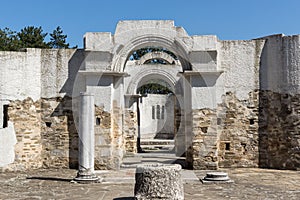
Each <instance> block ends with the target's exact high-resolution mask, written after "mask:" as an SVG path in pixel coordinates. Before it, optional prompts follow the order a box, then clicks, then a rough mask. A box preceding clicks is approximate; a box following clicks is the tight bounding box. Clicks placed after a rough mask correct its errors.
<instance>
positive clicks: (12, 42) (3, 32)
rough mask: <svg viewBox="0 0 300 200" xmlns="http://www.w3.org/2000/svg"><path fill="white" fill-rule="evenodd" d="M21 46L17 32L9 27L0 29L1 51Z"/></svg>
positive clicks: (14, 49) (16, 48) (13, 49)
mask: <svg viewBox="0 0 300 200" xmlns="http://www.w3.org/2000/svg"><path fill="white" fill-rule="evenodd" d="M19 48H20V41H19V40H18V38H17V35H16V32H15V31H12V30H10V29H9V28H7V27H6V28H4V29H0V50H1V51H16V50H18V49H19Z"/></svg>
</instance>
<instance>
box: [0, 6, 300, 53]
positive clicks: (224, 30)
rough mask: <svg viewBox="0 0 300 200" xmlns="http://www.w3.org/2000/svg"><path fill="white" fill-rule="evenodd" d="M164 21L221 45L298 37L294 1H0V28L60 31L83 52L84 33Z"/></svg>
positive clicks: (298, 11)
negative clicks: (136, 22) (273, 36)
mask: <svg viewBox="0 0 300 200" xmlns="http://www.w3.org/2000/svg"><path fill="white" fill-rule="evenodd" d="M137 19H168V20H170V19H171V20H174V21H175V25H176V26H182V27H184V28H185V30H186V31H187V32H188V34H189V35H203V34H204V35H207V34H213V35H217V36H218V37H219V38H220V39H222V40H239V39H253V38H258V37H261V36H266V35H271V34H276V33H284V34H285V35H292V34H300V1H299V0H285V1H282V0H205V1H203V0H146V1H142V0H107V1H101V0H48V1H45V0H26V1H24V0H14V1H1V12H0V28H4V27H9V28H10V29H12V30H16V31H19V30H20V29H21V28H23V27H25V26H29V25H34V26H42V28H43V30H44V32H52V30H53V29H55V28H56V27H57V26H61V27H62V29H63V31H64V33H65V34H67V35H68V42H69V43H70V44H71V45H72V46H73V45H78V47H82V46H83V45H82V38H83V35H84V33H85V32H114V30H115V27H116V24H117V22H118V21H119V20H137Z"/></svg>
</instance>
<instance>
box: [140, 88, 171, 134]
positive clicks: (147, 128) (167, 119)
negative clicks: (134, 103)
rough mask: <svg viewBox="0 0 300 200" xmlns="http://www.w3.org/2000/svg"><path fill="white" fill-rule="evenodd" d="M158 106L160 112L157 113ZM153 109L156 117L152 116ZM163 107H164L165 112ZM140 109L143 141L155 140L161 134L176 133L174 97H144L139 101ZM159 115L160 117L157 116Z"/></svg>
mask: <svg viewBox="0 0 300 200" xmlns="http://www.w3.org/2000/svg"><path fill="white" fill-rule="evenodd" d="M157 106H159V109H160V111H157ZM152 107H154V113H153V114H154V115H153V114H152ZM162 107H164V110H163V108H162ZM139 108H140V117H141V122H140V130H141V138H142V139H145V138H150V139H153V138H154V137H155V135H156V134H157V133H159V132H161V133H174V96H173V95H161V94H148V95H147V97H143V98H142V99H141V100H140V101H139ZM162 112H164V114H162ZM158 113H159V116H157V114H158ZM162 116H163V119H162Z"/></svg>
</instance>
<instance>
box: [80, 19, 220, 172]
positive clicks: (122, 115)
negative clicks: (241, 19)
mask: <svg viewBox="0 0 300 200" xmlns="http://www.w3.org/2000/svg"><path fill="white" fill-rule="evenodd" d="M216 44H217V38H215V37H211V36H203V37H202V36H201V37H199V36H197V37H194V36H193V37H192V36H189V35H188V34H187V33H186V32H185V30H184V29H183V28H181V27H175V26H174V22H173V21H121V22H119V23H118V25H117V27H116V31H115V34H114V35H112V34H111V33H88V34H86V37H85V52H86V57H85V62H84V65H83V68H82V70H80V71H79V74H80V76H81V77H82V79H80V80H82V83H83V84H85V85H84V87H85V90H86V91H87V92H93V93H95V94H96V95H95V105H96V106H98V107H101V108H103V111H104V112H106V113H107V114H106V115H105V116H107V119H108V120H107V121H108V122H109V123H107V124H108V126H107V127H103V128H101V127H100V128H99V131H98V132H97V133H96V134H98V135H99V138H101V139H99V140H97V141H99V142H98V144H96V148H97V149H98V150H97V152H99V154H98V155H96V156H97V158H98V160H99V163H106V162H107V163H109V164H111V165H112V167H111V168H118V167H120V164H121V162H122V158H123V156H124V153H126V152H128V151H130V152H133V153H135V152H137V149H136V145H135V144H136V143H137V142H136V141H137V136H138V135H137V132H138V127H139V126H138V123H137V121H138V120H137V117H138V116H137V112H136V109H133V108H134V107H135V106H134V105H135V104H136V103H137V102H138V101H137V100H138V99H139V98H140V95H139V94H137V93H136V89H137V87H139V86H140V85H142V84H143V83H144V82H147V80H148V79H151V78H157V79H161V80H165V81H166V82H168V83H169V85H171V86H172V87H174V88H172V91H174V94H175V95H176V96H177V97H180V98H177V99H178V102H179V107H180V114H181V119H180V122H181V123H180V131H179V132H180V134H177V137H176V140H177V142H178V143H177V144H176V147H177V150H176V151H177V152H179V154H184V153H186V158H187V160H188V163H189V164H190V165H191V166H192V167H194V166H195V168H199V166H200V167H203V168H206V167H207V166H208V167H209V166H211V165H212V164H211V162H210V161H209V160H208V161H206V160H204V161H203V159H204V158H206V157H209V158H212V157H213V158H214V161H213V164H214V165H213V166H217V165H216V164H215V163H216V162H217V161H215V157H216V152H217V150H216V149H217V148H216V147H215V144H216V140H217V133H216V131H215V130H216V129H209V130H208V128H207V127H209V126H215V125H214V121H212V122H210V121H209V124H207V123H201V124H200V123H199V120H198V118H199V116H200V115H201V113H202V110H201V109H204V108H208V109H214V108H215V107H216V101H209V100H206V101H202V100H201V99H204V100H205V99H207V94H211V93H214V92H215V91H216V86H215V83H216V79H217V78H218V76H219V74H220V72H219V71H218V70H217V62H216V59H217V52H216ZM147 47H162V48H164V49H167V50H168V51H170V52H172V53H173V54H174V55H175V56H176V57H177V58H178V59H177V60H176V62H175V64H173V61H172V60H171V59H169V58H168V57H165V55H163V54H162V55H161V56H157V55H155V56H154V57H155V58H159V59H162V60H164V61H167V62H165V64H164V65H162V66H159V65H156V66H154V65H153V66H152V65H151V66H149V65H147V64H148V62H143V61H142V62H136V63H131V62H130V60H129V58H130V56H131V55H132V53H133V52H135V51H136V50H138V49H141V48H147ZM150 57H152V58H153V55H151V56H150ZM147 59H148V58H145V59H144V60H145V61H147ZM168 60H169V61H168ZM170 62H172V64H171V65H170ZM177 62H178V63H177ZM146 65H147V66H146ZM174 66H175V67H174ZM215 77H216V78H215ZM211 96H213V95H211ZM211 117H213V116H209V118H211ZM201 120H202V118H201ZM99 124H100V126H101V122H100V123H99ZM204 125H205V127H204V128H203V130H204V131H205V130H208V131H209V133H207V135H209V137H207V138H208V139H207V138H204V136H203V131H202V129H199V127H202V126H204ZM97 130H98V129H97ZM212 131H213V132H212ZM103 133H104V134H105V136H103ZM205 134H206V133H205ZM211 135H213V136H216V137H214V138H212V139H210V138H211V137H210V136H211ZM194 136H197V137H194ZM206 140H207V141H209V142H210V143H208V142H207V143H205V142H206ZM175 143H176V142H175ZM210 144H212V145H210ZM97 145H98V146H97ZM206 145H210V146H209V148H210V149H211V151H203V147H204V146H206ZM200 147H201V148H200ZM201 152H202V154H200V153H201ZM211 155H212V156H211Z"/></svg>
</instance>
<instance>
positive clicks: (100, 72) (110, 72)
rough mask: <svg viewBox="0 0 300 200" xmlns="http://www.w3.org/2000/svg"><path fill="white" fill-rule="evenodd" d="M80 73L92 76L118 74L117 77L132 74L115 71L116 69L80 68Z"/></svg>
mask: <svg viewBox="0 0 300 200" xmlns="http://www.w3.org/2000/svg"><path fill="white" fill-rule="evenodd" d="M78 73H79V74H81V75H84V76H91V75H102V76H117V77H126V76H130V75H129V74H128V73H126V72H115V71H94V70H79V71H78Z"/></svg>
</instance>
